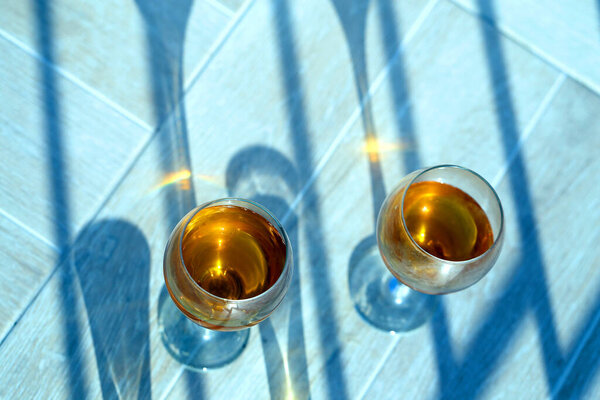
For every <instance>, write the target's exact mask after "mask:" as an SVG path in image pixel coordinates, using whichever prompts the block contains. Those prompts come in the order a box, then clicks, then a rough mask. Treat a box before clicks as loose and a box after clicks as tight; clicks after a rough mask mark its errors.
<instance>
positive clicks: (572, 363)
mask: <svg viewBox="0 0 600 400" xmlns="http://www.w3.org/2000/svg"><path fill="white" fill-rule="evenodd" d="M599 322H600V312H597V313H596V317H595V318H594V321H593V322H592V324H591V325H590V327H589V329H588V330H587V332H585V335H584V336H583V340H581V341H580V342H579V345H578V346H577V348H576V349H575V351H574V352H573V353H574V354H573V356H572V357H571V359H570V360H569V363H568V364H567V366H566V367H565V368H564V370H563V373H562V375H561V376H560V377H559V378H558V381H557V382H556V385H554V389H553V390H552V392H551V393H550V398H551V399H555V398H556V395H557V393H558V392H559V391H560V390H561V389H562V387H563V386H564V385H565V383H566V381H567V378H568V377H569V374H570V373H571V370H572V369H573V367H574V366H575V362H577V359H579V355H580V354H581V352H582V351H583V348H584V347H585V345H586V344H587V342H588V341H589V340H590V336H591V335H592V332H593V331H594V329H595V328H596V326H597V325H598V323H599Z"/></svg>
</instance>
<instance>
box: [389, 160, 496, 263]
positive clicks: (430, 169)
mask: <svg viewBox="0 0 600 400" xmlns="http://www.w3.org/2000/svg"><path fill="white" fill-rule="evenodd" d="M444 168H452V169H461V170H463V171H466V172H468V173H470V174H472V175H473V176H475V177H476V178H477V179H479V180H480V181H482V182H483V183H485V185H486V186H487V187H488V189H489V190H490V191H491V192H492V193H493V194H494V198H495V199H496V203H497V204H498V208H499V210H500V229H498V234H497V235H496V238H495V239H494V242H493V243H492V245H491V246H490V248H489V249H487V250H486V251H484V252H483V253H481V254H480V255H478V256H477V257H473V258H468V259H466V260H461V261H452V260H446V259H444V258H440V257H437V256H434V255H433V254H431V253H428V252H427V251H426V250H425V249H423V248H422V247H421V246H420V245H419V244H418V243H417V242H416V241H415V239H414V238H413V237H412V235H411V233H410V231H409V230H408V227H407V226H406V220H405V219H404V199H405V197H406V193H407V192H408V189H409V188H410V187H411V186H412V185H413V183H415V181H416V180H417V179H418V178H419V177H420V176H422V175H423V174H425V173H427V172H430V171H432V170H436V169H444ZM458 189H460V188H458ZM460 190H462V189H460ZM467 194H468V193H467ZM400 208H401V210H400V211H401V216H402V228H403V229H404V230H405V231H406V233H407V236H408V237H409V238H410V241H411V242H412V243H413V244H414V245H415V246H416V248H417V249H419V251H420V252H421V253H423V254H424V255H425V256H427V257H430V258H433V259H434V260H436V261H440V262H442V263H446V264H450V265H452V266H456V265H464V264H469V263H472V262H475V261H477V260H480V259H482V258H483V257H484V256H486V255H487V254H489V253H490V252H492V251H493V250H494V249H495V248H496V245H497V244H498V242H499V241H501V235H502V234H503V232H504V210H503V209H502V203H501V202H500V197H498V193H496V190H495V189H494V187H493V186H492V185H491V184H490V183H489V182H488V181H487V180H486V179H485V178H484V177H482V176H481V175H479V174H478V173H477V172H475V171H473V170H472V169H469V168H466V167H461V166H460V165H456V164H440V165H434V166H432V167H426V168H423V169H421V170H420V171H418V173H417V174H416V175H415V176H414V177H413V178H412V179H411V180H410V182H408V184H407V185H406V186H405V187H404V190H403V191H402V202H401V203H400ZM486 217H487V215H486Z"/></svg>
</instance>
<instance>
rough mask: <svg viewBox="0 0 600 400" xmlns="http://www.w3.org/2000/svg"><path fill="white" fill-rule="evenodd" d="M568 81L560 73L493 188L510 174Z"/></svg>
mask: <svg viewBox="0 0 600 400" xmlns="http://www.w3.org/2000/svg"><path fill="white" fill-rule="evenodd" d="M566 80H567V76H566V74H565V73H564V72H560V74H559V75H558V77H557V78H556V80H555V81H554V83H553V84H552V86H551V87H550V90H548V93H546V95H545V96H544V98H543V99H542V102H541V103H540V105H539V106H538V108H537V109H536V111H535V113H534V114H533V116H532V117H531V119H530V120H529V122H528V123H527V125H526V126H525V128H524V129H523V134H522V135H521V136H520V138H519V141H518V142H517V144H516V145H515V148H514V149H513V151H512V152H511V153H510V155H509V156H508V158H507V159H506V161H505V162H504V165H503V166H502V168H500V171H498V173H497V174H496V176H494V179H492V182H491V184H492V186H493V187H497V186H498V184H499V183H500V182H501V181H502V179H503V178H504V176H505V175H506V173H507V172H508V170H509V168H510V165H511V164H512V162H513V160H514V159H515V157H517V155H518V154H519V152H520V151H521V149H522V148H523V144H524V143H525V142H526V141H527V138H529V135H531V132H533V129H534V128H535V127H536V126H537V123H538V122H539V120H540V119H541V118H542V116H543V115H544V113H545V112H546V109H547V108H548V106H549V105H550V103H551V102H552V100H554V98H555V96H556V93H557V92H558V91H559V90H560V88H561V87H562V85H563V83H564V82H565V81H566Z"/></svg>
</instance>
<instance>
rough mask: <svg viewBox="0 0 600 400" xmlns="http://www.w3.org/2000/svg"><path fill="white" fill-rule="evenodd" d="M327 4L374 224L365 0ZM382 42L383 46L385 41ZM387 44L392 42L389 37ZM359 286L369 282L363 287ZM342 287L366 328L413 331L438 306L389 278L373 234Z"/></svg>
mask: <svg viewBox="0 0 600 400" xmlns="http://www.w3.org/2000/svg"><path fill="white" fill-rule="evenodd" d="M332 3H333V5H334V7H335V10H336V13H337V15H338V19H339V21H340V23H341V25H342V28H343V30H344V35H345V37H346V41H347V44H348V49H349V51H350V56H351V60H352V67H353V72H354V79H355V85H356V91H357V95H358V98H359V103H360V107H361V119H362V124H363V130H364V137H365V139H364V140H365V143H366V144H367V146H368V148H369V150H368V152H367V156H368V163H369V175H370V178H371V192H372V204H373V219H374V221H375V224H376V222H377V215H378V213H379V208H380V207H381V205H382V203H383V201H384V199H385V196H386V188H385V183H384V179H383V171H382V167H381V157H380V154H379V152H378V150H377V132H376V129H375V124H374V120H373V111H372V105H371V94H370V93H369V81H368V74H367V60H366V47H365V46H366V44H365V39H366V38H365V35H366V18H367V11H368V8H369V4H370V0H362V1H359V2H355V3H353V4H352V7H348V6H347V4H345V3H344V2H342V1H341V0H332ZM388 11H390V10H388ZM384 25H385V24H384ZM392 33H394V34H395V32H392ZM383 40H384V41H385V43H386V44H387V40H386V38H385V37H384V38H383ZM392 40H393V41H394V43H397V39H396V38H395V36H394V37H392ZM388 47H389V46H388ZM386 50H387V48H386ZM388 53H390V52H389V51H388ZM388 57H390V61H391V57H392V55H391V54H388ZM409 158H410V157H409ZM365 282H369V284H367V285H365V284H364V283H365ZM348 286H349V290H350V295H351V296H352V300H353V303H354V305H355V308H356V310H357V311H358V314H359V315H360V316H361V317H362V318H363V319H364V320H365V321H366V322H368V323H369V324H371V325H373V326H375V327H377V328H379V329H382V330H386V331H393V332H406V331H410V330H412V329H415V328H417V327H419V326H420V325H422V324H424V323H425V322H427V321H428V320H429V318H430V317H431V316H432V315H433V312H434V310H435V308H436V307H437V303H438V301H437V299H435V298H434V297H432V296H430V295H426V294H423V293H419V292H416V291H414V290H411V289H409V288H408V287H406V286H404V285H402V284H401V283H399V282H398V281H397V280H396V279H395V278H393V277H392V275H391V273H390V272H389V271H387V269H386V268H385V267H384V265H383V262H382V260H381V256H380V254H379V250H378V248H377V242H376V238H375V235H374V234H373V235H370V236H368V237H366V238H364V239H363V240H361V241H360V242H359V244H358V245H357V246H356V247H355V249H354V251H353V253H352V255H351V257H350V263H349V267H348ZM367 314H369V316H370V317H368V316H367Z"/></svg>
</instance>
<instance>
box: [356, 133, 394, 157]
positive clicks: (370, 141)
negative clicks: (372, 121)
mask: <svg viewBox="0 0 600 400" xmlns="http://www.w3.org/2000/svg"><path fill="white" fill-rule="evenodd" d="M403 148H404V146H403V145H402V144H401V143H393V142H384V141H382V140H377V139H375V138H374V137H373V136H369V137H368V138H367V140H365V144H364V145H363V147H362V151H363V152H364V153H367V154H368V155H369V161H371V162H376V161H379V155H380V154H381V153H388V152H390V151H398V150H402V149H403Z"/></svg>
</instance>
